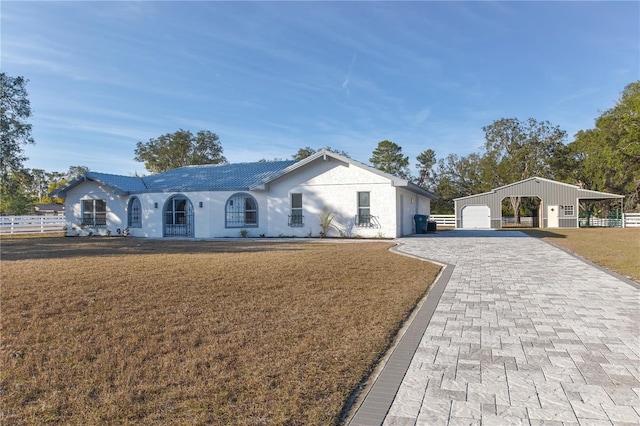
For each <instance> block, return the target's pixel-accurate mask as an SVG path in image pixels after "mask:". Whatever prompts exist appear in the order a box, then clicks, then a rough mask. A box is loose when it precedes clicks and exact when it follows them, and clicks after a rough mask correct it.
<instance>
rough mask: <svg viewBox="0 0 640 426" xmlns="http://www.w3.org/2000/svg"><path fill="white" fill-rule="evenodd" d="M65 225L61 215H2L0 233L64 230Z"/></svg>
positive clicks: (0, 217)
mask: <svg viewBox="0 0 640 426" xmlns="http://www.w3.org/2000/svg"><path fill="white" fill-rule="evenodd" d="M64 226H65V221H64V217H61V216H0V234H23V233H33V232H62V231H63V230H64Z"/></svg>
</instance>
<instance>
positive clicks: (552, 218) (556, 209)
mask: <svg viewBox="0 0 640 426" xmlns="http://www.w3.org/2000/svg"><path fill="white" fill-rule="evenodd" d="M559 227H560V206H547V228H559Z"/></svg>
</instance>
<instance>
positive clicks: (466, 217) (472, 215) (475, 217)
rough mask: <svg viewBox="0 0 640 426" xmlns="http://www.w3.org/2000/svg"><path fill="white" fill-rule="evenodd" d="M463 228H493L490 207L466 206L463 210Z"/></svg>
mask: <svg viewBox="0 0 640 426" xmlns="http://www.w3.org/2000/svg"><path fill="white" fill-rule="evenodd" d="M462 227H463V228H464V229H489V228H491V211H490V210H489V206H465V207H463V208H462Z"/></svg>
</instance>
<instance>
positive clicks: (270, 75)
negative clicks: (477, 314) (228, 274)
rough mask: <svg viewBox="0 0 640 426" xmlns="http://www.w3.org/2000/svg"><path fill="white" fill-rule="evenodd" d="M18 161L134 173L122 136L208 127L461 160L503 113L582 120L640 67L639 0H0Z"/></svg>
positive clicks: (236, 141) (235, 153) (227, 148)
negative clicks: (17, 106) (14, 95)
mask: <svg viewBox="0 0 640 426" xmlns="http://www.w3.org/2000/svg"><path fill="white" fill-rule="evenodd" d="M0 7H1V9H0V12H1V24H2V27H1V46H0V47H1V56H0V59H1V63H0V66H1V67H2V71H3V72H5V73H7V74H9V75H11V76H17V75H22V76H24V77H26V78H28V79H29V80H30V81H29V83H28V86H27V89H28V91H29V98H30V100H31V106H32V110H33V118H32V120H31V123H32V124H33V136H34V138H35V140H36V145H34V146H28V147H27V148H26V150H25V151H26V155H27V156H28V157H29V160H28V161H27V163H26V166H27V167H30V168H41V169H45V170H47V171H60V172H64V171H66V170H67V169H68V168H69V166H75V165H84V166H87V167H89V168H90V169H91V170H94V171H100V172H106V173H116V174H123V175H131V174H133V173H136V172H137V173H146V171H145V169H144V165H143V164H142V163H138V162H135V161H133V157H134V149H135V145H136V142H138V141H148V140H149V139H150V138H154V137H157V136H160V135H162V134H165V133H171V132H175V131H176V130H178V129H181V128H182V129H186V130H191V131H193V132H194V133H195V132H197V131H198V130H210V131H212V132H215V133H217V134H218V136H219V137H220V141H221V143H222V146H223V148H224V155H225V156H226V157H227V159H228V160H229V161H230V162H234V163H236V162H246V161H257V160H259V159H261V158H267V159H273V158H275V157H279V158H290V157H291V155H293V154H294V153H296V152H297V150H298V148H301V147H305V146H311V147H313V148H319V147H323V146H327V145H329V146H331V147H333V148H336V149H340V150H344V151H347V152H348V153H349V154H350V155H351V157H352V158H354V159H356V160H359V161H362V162H365V163H368V162H369V158H370V157H371V153H372V151H373V150H374V149H375V147H376V146H377V144H378V142H380V141H381V140H384V139H388V140H391V141H393V142H395V143H397V144H398V145H400V146H401V147H402V148H403V152H404V153H405V154H406V155H409V156H410V157H411V164H412V165H413V164H415V162H416V161H415V157H416V156H417V155H418V154H419V153H420V152H422V151H424V150H425V149H427V148H431V149H433V150H435V151H436V154H437V156H438V158H443V157H445V156H447V155H448V154H450V153H454V154H458V155H461V156H462V155H468V154H469V153H471V152H474V151H478V150H479V149H480V148H481V147H482V145H483V142H484V133H483V132H482V127H483V126H486V125H489V124H491V123H492V122H493V121H494V120H497V119H500V118H503V117H516V118H519V119H521V120H525V119H527V118H529V117H533V118H535V119H537V120H548V121H550V122H551V123H552V124H554V125H558V126H560V127H561V128H562V129H564V130H566V131H567V132H568V134H569V138H568V141H567V142H570V141H571V140H572V139H573V135H574V134H575V133H576V132H577V131H578V130H581V129H588V128H592V127H593V125H594V120H595V118H597V117H598V116H599V115H600V113H601V112H602V111H604V110H606V109H608V108H610V107H612V106H613V105H614V104H615V102H616V101H617V99H618V98H619V96H620V93H621V92H622V90H623V89H624V86H626V85H627V84H628V83H631V82H633V81H636V80H638V79H640V24H639V22H640V2H635V1H634V2H429V1H425V2H420V1H414V2H322V1H318V2H215V1H194V2H163V1H155V2H151V1H142V2H118V1H113V2H89V1H87V2H77V1H71V2H30V1H21V2H12V1H2V3H1V6H0Z"/></svg>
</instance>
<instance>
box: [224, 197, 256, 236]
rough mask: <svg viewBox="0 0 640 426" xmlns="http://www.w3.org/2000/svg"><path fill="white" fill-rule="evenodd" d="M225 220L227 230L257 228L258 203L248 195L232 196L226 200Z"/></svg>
mask: <svg viewBox="0 0 640 426" xmlns="http://www.w3.org/2000/svg"><path fill="white" fill-rule="evenodd" d="M225 218H226V221H225V225H226V227H227V228H246V227H257V226H258V203H256V200H255V198H253V197H252V196H251V195H249V194H243V193H238V194H233V195H232V196H231V197H229V199H228V200H227V204H226V206H225Z"/></svg>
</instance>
